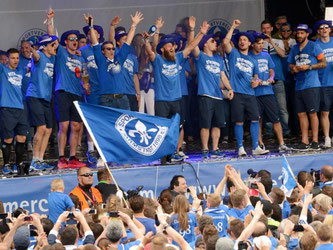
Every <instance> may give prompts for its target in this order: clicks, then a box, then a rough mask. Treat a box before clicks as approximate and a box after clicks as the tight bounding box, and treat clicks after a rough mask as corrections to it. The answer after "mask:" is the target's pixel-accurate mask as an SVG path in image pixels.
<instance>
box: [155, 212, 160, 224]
mask: <svg viewBox="0 0 333 250" xmlns="http://www.w3.org/2000/svg"><path fill="white" fill-rule="evenodd" d="M155 225H156V226H157V227H158V226H159V225H160V221H159V220H158V217H157V214H155Z"/></svg>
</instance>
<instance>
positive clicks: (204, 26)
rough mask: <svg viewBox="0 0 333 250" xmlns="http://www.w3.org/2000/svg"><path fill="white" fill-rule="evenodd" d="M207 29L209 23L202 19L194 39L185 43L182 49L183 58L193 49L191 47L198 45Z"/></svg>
mask: <svg viewBox="0 0 333 250" xmlns="http://www.w3.org/2000/svg"><path fill="white" fill-rule="evenodd" d="M208 29H209V24H208V23H207V21H204V22H203V23H202V25H201V27H200V31H199V33H198V34H197V36H196V37H195V38H194V40H193V41H192V42H191V43H189V44H187V46H186V47H185V49H184V50H183V55H184V58H186V57H188V56H189V55H190V53H191V52H192V51H193V49H194V48H195V47H197V46H198V44H199V43H200V41H201V39H202V37H203V36H204V35H205V34H206V33H207V31H208Z"/></svg>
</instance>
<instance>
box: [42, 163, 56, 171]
mask: <svg viewBox="0 0 333 250" xmlns="http://www.w3.org/2000/svg"><path fill="white" fill-rule="evenodd" d="M40 164H41V165H42V166H43V167H44V169H47V170H52V169H54V166H52V165H49V164H47V163H46V162H45V161H42V162H41V163H40Z"/></svg>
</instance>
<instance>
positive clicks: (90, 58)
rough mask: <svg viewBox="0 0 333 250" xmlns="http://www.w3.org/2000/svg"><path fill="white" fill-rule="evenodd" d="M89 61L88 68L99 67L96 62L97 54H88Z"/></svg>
mask: <svg viewBox="0 0 333 250" xmlns="http://www.w3.org/2000/svg"><path fill="white" fill-rule="evenodd" d="M87 61H88V63H87V67H88V68H93V69H97V68H98V67H97V64H96V62H95V56H94V55H91V56H88V57H87Z"/></svg>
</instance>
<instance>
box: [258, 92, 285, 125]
mask: <svg viewBox="0 0 333 250" xmlns="http://www.w3.org/2000/svg"><path fill="white" fill-rule="evenodd" d="M257 102H258V109H259V115H260V117H261V118H263V117H264V116H265V118H266V119H267V121H268V122H272V123H277V122H280V117H279V104H278V103H277V100H276V97H275V95H262V96H257Z"/></svg>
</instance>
